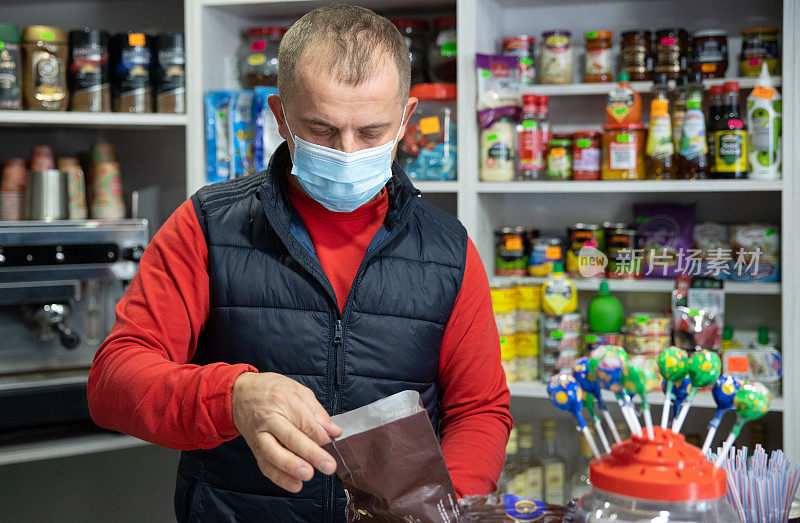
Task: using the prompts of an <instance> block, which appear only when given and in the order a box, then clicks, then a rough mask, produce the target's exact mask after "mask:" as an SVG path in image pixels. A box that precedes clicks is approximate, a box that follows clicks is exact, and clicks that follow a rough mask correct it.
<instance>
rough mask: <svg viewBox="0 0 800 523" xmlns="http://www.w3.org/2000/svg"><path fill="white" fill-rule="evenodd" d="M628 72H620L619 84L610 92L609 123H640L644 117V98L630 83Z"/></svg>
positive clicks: (607, 112) (607, 108)
mask: <svg viewBox="0 0 800 523" xmlns="http://www.w3.org/2000/svg"><path fill="white" fill-rule="evenodd" d="M628 78H629V77H628V73H626V72H624V71H623V72H621V73H619V76H618V80H619V85H617V86H616V87H614V88H613V89H612V90H611V91H610V92H609V93H608V99H607V101H606V118H608V123H639V120H640V119H641V118H642V98H641V97H640V96H639V93H637V92H636V91H634V90H633V88H632V87H631V86H630V84H629V83H628Z"/></svg>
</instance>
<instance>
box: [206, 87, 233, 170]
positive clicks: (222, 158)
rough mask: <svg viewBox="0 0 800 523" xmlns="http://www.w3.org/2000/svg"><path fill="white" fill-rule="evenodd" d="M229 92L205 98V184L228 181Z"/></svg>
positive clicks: (229, 168)
mask: <svg viewBox="0 0 800 523" xmlns="http://www.w3.org/2000/svg"><path fill="white" fill-rule="evenodd" d="M230 105H231V93H230V91H211V92H209V93H208V94H206V96H205V111H206V183H217V182H224V181H225V180H229V179H230V178H231V177H232V176H231V172H232V171H231V167H232V166H231V154H230V147H229V145H228V144H229V140H228V132H229V131H228V129H229V121H230Z"/></svg>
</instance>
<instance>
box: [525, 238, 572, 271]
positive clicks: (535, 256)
mask: <svg viewBox="0 0 800 523" xmlns="http://www.w3.org/2000/svg"><path fill="white" fill-rule="evenodd" d="M563 247H564V242H563V240H562V239H561V238H557V237H555V236H540V237H539V238H536V240H534V242H533V243H532V244H531V254H530V259H529V262H528V274H530V275H531V276H549V275H551V274H552V273H553V263H555V262H560V261H561V259H562V256H563Z"/></svg>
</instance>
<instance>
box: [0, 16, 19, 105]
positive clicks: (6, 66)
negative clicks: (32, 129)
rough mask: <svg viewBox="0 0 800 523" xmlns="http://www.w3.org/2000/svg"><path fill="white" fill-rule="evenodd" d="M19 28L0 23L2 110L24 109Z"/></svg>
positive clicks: (0, 89) (0, 92) (0, 96)
mask: <svg viewBox="0 0 800 523" xmlns="http://www.w3.org/2000/svg"><path fill="white" fill-rule="evenodd" d="M21 75H22V57H21V56H20V52H19V26H18V25H16V24H2V23H0V109H20V108H22V78H21Z"/></svg>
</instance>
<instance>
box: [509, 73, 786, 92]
mask: <svg viewBox="0 0 800 523" xmlns="http://www.w3.org/2000/svg"><path fill="white" fill-rule="evenodd" d="M757 81H758V78H757V77H754V76H748V77H738V78H715V79H710V80H703V86H704V87H705V88H706V89H708V88H709V87H710V86H712V85H722V84H724V83H725V82H739V88H740V89H752V88H753V87H755V85H756V82H757ZM772 83H773V85H774V86H776V87H779V86H780V85H781V83H782V78H781V77H780V76H773V77H772ZM615 85H616V82H608V83H591V84H563V85H531V86H524V87H522V88H521V89H520V91H521V92H522V94H538V95H548V96H595V95H597V96H599V95H606V94H608V92H609V91H610V90H611V89H612V88H613V87H614V86H615ZM630 85H631V88H633V90H634V91H636V92H638V93H652V92H653V82H650V81H646V82H630ZM669 85H670V88H671V89H674V88H675V81H674V80H671V81H670V83H669Z"/></svg>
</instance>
